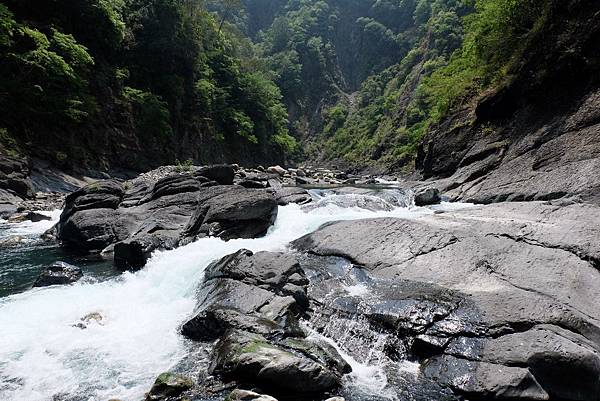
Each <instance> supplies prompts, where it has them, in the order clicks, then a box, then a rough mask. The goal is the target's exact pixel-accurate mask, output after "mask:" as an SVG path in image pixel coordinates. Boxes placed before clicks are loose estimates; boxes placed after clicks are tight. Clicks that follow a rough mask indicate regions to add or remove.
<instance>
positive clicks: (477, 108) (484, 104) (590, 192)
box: [416, 0, 600, 203]
mask: <svg viewBox="0 0 600 401" xmlns="http://www.w3.org/2000/svg"><path fill="white" fill-rule="evenodd" d="M599 40H600V4H599V3H598V2H596V1H587V0H569V1H558V0H556V1H551V2H549V8H548V14H547V17H546V20H545V23H544V25H543V26H542V27H541V29H539V30H538V31H537V32H536V34H535V35H534V36H533V37H530V38H529V40H528V42H527V44H526V46H525V48H524V51H523V52H521V54H519V55H518V57H519V58H518V60H517V62H515V63H513V64H512V65H513V68H512V70H511V71H509V74H508V75H507V77H506V79H505V80H503V81H502V82H501V84H499V85H497V86H495V87H493V89H490V90H488V91H487V92H485V93H483V94H482V95H478V96H477V97H476V98H474V99H473V101H471V102H469V103H467V104H468V105H467V106H466V107H463V108H462V109H460V110H458V111H456V112H454V113H451V114H450V115H449V116H448V117H447V118H445V119H443V120H442V121H441V122H440V123H439V124H438V125H436V126H435V127H433V128H432V129H431V130H430V132H429V133H428V134H427V135H426V136H425V137H424V139H423V141H422V142H421V144H420V146H419V152H418V157H417V162H416V167H417V169H418V171H419V172H420V173H422V175H423V177H424V178H434V179H435V178H437V179H440V178H441V180H440V181H439V184H440V185H441V186H442V189H444V190H446V191H448V194H449V195H450V196H451V197H453V198H455V199H462V200H469V201H475V202H482V203H488V202H493V201H504V200H508V201H516V200H532V199H553V198H560V197H563V196H565V195H575V194H578V195H580V196H581V197H583V198H585V199H596V200H598V199H599V197H598V190H599V189H600V176H599V175H598V174H597V172H598V168H599V167H600V85H599V84H600V80H599V75H598V73H599V71H600V47H598V43H600V42H599Z"/></svg>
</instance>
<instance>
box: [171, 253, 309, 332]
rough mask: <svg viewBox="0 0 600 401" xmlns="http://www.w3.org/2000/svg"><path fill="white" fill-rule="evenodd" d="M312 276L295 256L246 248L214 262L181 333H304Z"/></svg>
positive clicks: (207, 272)
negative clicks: (232, 330) (233, 330)
mask: <svg viewBox="0 0 600 401" xmlns="http://www.w3.org/2000/svg"><path fill="white" fill-rule="evenodd" d="M307 285H308V280H307V279H306V276H305V275H304V271H303V270H302V269H301V268H300V265H299V264H298V261H297V260H296V259H295V258H294V257H293V256H291V255H288V254H283V253H271V252H258V253H256V254H253V253H252V252H250V251H248V250H245V249H242V250H240V251H238V252H236V253H234V254H232V255H228V256H225V257H224V258H222V259H221V260H219V261H217V262H215V263H213V264H211V265H210V266H209V267H207V269H206V273H205V280H204V282H203V283H202V285H201V287H200V289H199V291H198V295H197V298H198V304H197V306H196V310H195V311H194V315H193V317H192V318H190V319H189V320H188V321H187V322H186V323H185V324H184V325H183V326H182V333H183V334H184V335H185V336H186V337H188V338H191V339H195V340H205V341H207V340H214V339H216V338H218V337H219V336H221V335H223V333H225V331H227V330H228V329H230V328H239V329H243V330H247V331H252V332H255V333H260V334H264V335H272V334H280V335H283V336H288V335H302V332H301V330H300V328H299V327H298V326H297V318H298V317H299V316H301V315H302V314H303V313H305V312H306V310H307V308H308V298H307V296H306V286H307Z"/></svg>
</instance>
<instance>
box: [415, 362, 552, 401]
mask: <svg viewBox="0 0 600 401" xmlns="http://www.w3.org/2000/svg"><path fill="white" fill-rule="evenodd" d="M423 373H424V374H425V376H426V377H429V378H431V379H433V380H435V381H437V382H438V383H441V384H443V385H445V386H448V387H450V388H451V389H452V390H454V391H456V392H459V393H461V394H466V395H467V397H468V396H476V397H485V398H486V399H495V400H498V399H500V400H527V401H533V400H540V401H542V400H544V401H545V400H549V399H550V397H549V395H548V393H546V391H545V390H544V389H543V388H542V387H541V386H540V384H539V383H538V382H537V380H536V379H535V378H534V377H533V375H532V374H531V373H530V372H529V370H527V369H526V368H521V367H513V366H504V365H496V364H491V363H486V362H473V361H469V360H465V359H458V358H455V357H452V356H448V355H443V356H440V357H434V358H432V359H431V360H429V361H428V362H427V364H426V365H425V367H424V368H423Z"/></svg>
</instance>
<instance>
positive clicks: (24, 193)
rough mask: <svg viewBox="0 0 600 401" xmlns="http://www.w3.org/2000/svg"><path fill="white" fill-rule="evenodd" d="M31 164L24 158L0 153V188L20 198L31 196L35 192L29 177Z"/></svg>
mask: <svg viewBox="0 0 600 401" xmlns="http://www.w3.org/2000/svg"><path fill="white" fill-rule="evenodd" d="M30 174H31V166H30V165H29V162H28V161H27V160H25V159H20V158H17V157H11V156H7V155H0V189H2V190H5V191H8V192H9V193H11V194H12V195H15V196H18V197H20V198H23V199H25V198H31V197H33V195H34V194H35V191H34V189H33V184H32V183H31V180H30V178H29V176H30Z"/></svg>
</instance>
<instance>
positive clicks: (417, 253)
mask: <svg viewBox="0 0 600 401" xmlns="http://www.w3.org/2000/svg"><path fill="white" fill-rule="evenodd" d="M599 230H600V209H599V208H597V207H594V206H590V205H584V204H572V205H561V204H552V203H542V202H532V203H506V204H494V205H489V206H478V207H472V208H468V209H464V210H460V211H454V212H446V213H442V214H435V215H429V216H425V217H422V218H419V219H416V220H404V219H394V218H382V219H371V220H361V221H352V222H349V221H345V222H336V223H330V224H326V225H324V226H322V227H321V228H320V229H319V230H317V231H316V232H314V233H312V234H309V235H307V236H305V237H303V238H301V239H299V240H297V241H295V242H294V243H293V245H294V246H295V247H296V248H297V249H299V250H302V251H306V252H310V253H312V254H316V255H322V256H341V257H343V258H346V259H347V260H350V261H351V262H353V263H354V264H355V265H358V266H362V268H364V269H367V270H368V271H369V274H370V275H372V276H373V277H375V278H378V279H380V280H382V283H387V284H386V286H388V287H390V288H391V287H392V286H393V283H395V282H396V283H398V291H400V293H402V294H406V291H405V290H404V289H406V288H415V287H414V286H411V285H407V284H406V283H407V282H408V283H410V282H413V283H423V284H428V285H433V286H435V288H436V289H437V290H436V291H439V289H440V288H441V289H446V290H447V291H449V292H450V293H451V294H452V297H453V298H455V299H458V301H457V302H456V303H455V304H454V306H452V304H450V306H452V307H451V308H449V309H448V308H447V309H445V310H444V309H443V308H442V309H440V306H441V305H440V304H439V302H438V304H437V305H436V306H435V308H433V309H432V308H429V307H423V306H419V307H418V308H415V310H414V313H413V314H412V316H413V319H414V321H416V322H419V321H423V322H424V324H423V325H414V324H413V325H408V326H406V325H404V326H403V327H404V328H405V333H408V335H409V336H414V337H415V339H416V340H415V342H416V343H417V344H418V345H419V346H418V347H416V350H414V352H416V353H417V354H419V355H416V356H417V357H419V358H421V359H422V360H423V361H424V363H425V365H424V366H426V368H425V370H424V371H425V372H426V373H427V375H428V376H429V377H431V378H434V379H435V380H438V381H439V382H440V383H441V384H443V385H444V386H447V387H449V388H452V390H453V391H455V392H456V393H457V394H470V395H471V396H473V397H475V398H476V397H493V398H498V399H555V398H556V399H564V400H594V401H595V400H599V399H600V354H599V351H600V308H598V305H597V302H596V300H598V299H599V297H600V271H599V264H598V261H599V260H600V259H599V252H600V235H599V234H600V232H599ZM390 283H392V284H390ZM423 292H424V294H427V293H431V290H427V289H426V288H425V287H423ZM410 297H413V298H414V299H415V301H419V302H420V303H421V304H420V305H425V306H426V305H427V304H423V302H422V300H423V296H422V295H418V294H413V295H411V296H410ZM410 297H409V298H410ZM390 299H391V300H393V299H397V300H401V302H400V303H398V301H396V304H397V305H398V307H397V308H396V310H397V313H392V311H393V310H394V305H395V304H390V308H391V309H390V308H380V309H381V310H387V311H388V312H387V313H381V312H377V310H376V309H375V312H376V314H377V313H378V314H379V315H381V316H382V318H385V319H386V320H387V321H390V322H395V320H393V319H396V317H395V316H397V317H400V318H402V316H406V313H405V312H403V311H404V310H406V308H407V307H409V305H410V303H407V300H406V299H405V297H398V296H396V297H393V296H392V297H390ZM417 304H418V303H417ZM375 306H376V305H375ZM370 308H371V312H370V313H372V311H373V305H371V306H370ZM366 310H367V315H368V313H369V310H368V308H366ZM409 310H410V309H409ZM432 310H439V311H443V313H440V315H439V316H438V317H435V318H433V319H431V318H430V317H429V316H430V314H431V311H432ZM418 318H420V319H418ZM390 319H392V320H390ZM400 321H403V322H405V319H401V320H400ZM394 324H397V323H394ZM406 329H408V332H406ZM419 349H420V352H417V350H419ZM508 367H510V369H508ZM498 371H502V372H504V373H505V375H501V374H499V373H497V372H498ZM556 372H560V373H556ZM490 377H494V380H491V379H490ZM459 378H462V379H459ZM461 380H462V381H466V382H465V383H463V384H460V385H457V383H458V382H460V381H461ZM461 383H462V382H461ZM467 384H468V385H467ZM548 397H549V398H548Z"/></svg>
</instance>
